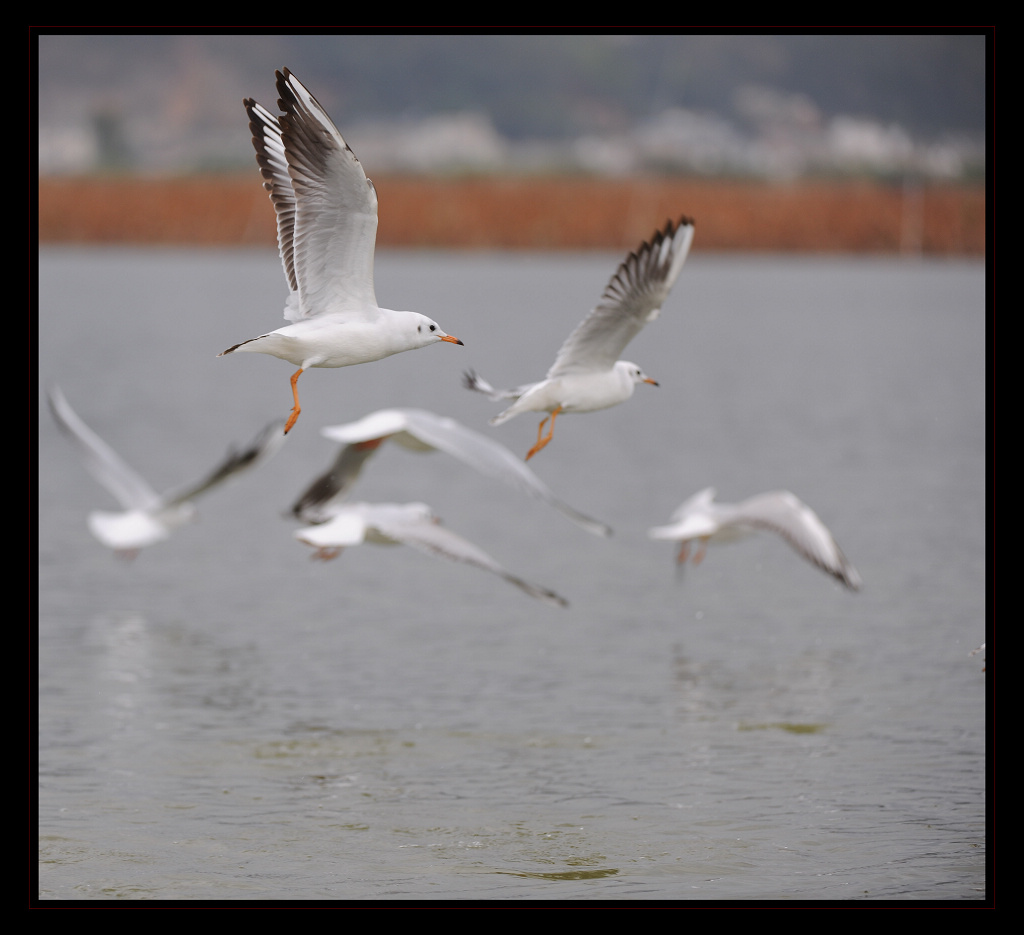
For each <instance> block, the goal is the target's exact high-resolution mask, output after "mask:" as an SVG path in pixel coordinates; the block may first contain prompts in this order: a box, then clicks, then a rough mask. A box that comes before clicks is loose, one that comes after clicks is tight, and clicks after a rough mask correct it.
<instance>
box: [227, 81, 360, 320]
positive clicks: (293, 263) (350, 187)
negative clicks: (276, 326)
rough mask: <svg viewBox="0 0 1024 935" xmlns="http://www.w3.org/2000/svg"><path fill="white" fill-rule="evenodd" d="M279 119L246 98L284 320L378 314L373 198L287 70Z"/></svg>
mask: <svg viewBox="0 0 1024 935" xmlns="http://www.w3.org/2000/svg"><path fill="white" fill-rule="evenodd" d="M276 75H277V91H278V94H279V95H280V99H279V101H278V105H279V106H280V107H281V109H282V110H284V114H282V115H281V116H280V117H278V116H275V115H274V114H271V113H270V112H269V111H268V110H267V109H266V108H264V107H263V106H261V105H260V104H257V103H256V102H255V101H254V100H252V99H251V98H247V99H246V100H245V102H244V103H245V109H246V112H247V113H248V115H249V128H250V130H251V131H252V136H253V146H254V147H255V149H256V162H257V163H258V164H259V167H260V172H261V173H262V175H263V179H264V182H263V187H264V188H266V189H267V191H268V192H269V193H270V200H271V202H272V203H273V205H274V210H275V212H276V214H277V240H278V249H279V250H280V253H281V262H282V264H283V265H284V273H285V278H286V279H287V280H288V286H289V288H290V289H291V295H290V296H289V299H288V306H287V308H286V310H285V317H286V318H287V319H288V320H289V321H298V320H300V319H303V318H309V317H312V316H315V315H319V314H323V313H325V312H338V313H343V314H346V315H350V316H353V317H365V316H367V315H372V311H373V310H375V309H376V308H377V299H376V296H375V294H374V289H373V253H374V246H375V243H376V239H377V193H376V191H375V190H374V188H373V183H372V182H370V180H369V179H367V177H366V174H365V173H364V172H363V167H362V165H361V164H360V162H359V160H358V159H357V158H356V156H355V154H354V153H353V152H352V150H351V149H350V148H349V146H348V144H347V143H346V142H345V140H344V138H343V137H342V135H341V134H340V133H339V132H338V129H337V127H335V126H334V123H333V122H332V121H331V118H330V117H328V116H327V113H326V111H324V109H323V107H321V106H320V103H319V102H318V101H317V99H316V98H315V97H313V95H312V94H310V93H309V91H307V90H306V88H305V87H304V86H303V85H302V84H301V83H300V82H299V80H298V79H297V78H296V77H295V76H294V75H293V74H292V73H291V72H290V71H289V70H288V69H287V68H285V69H284V71H283V72H280V71H279V72H276Z"/></svg>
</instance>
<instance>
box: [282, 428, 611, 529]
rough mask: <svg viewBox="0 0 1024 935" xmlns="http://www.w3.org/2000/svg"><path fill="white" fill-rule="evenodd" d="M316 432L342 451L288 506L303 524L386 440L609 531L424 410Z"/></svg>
mask: <svg viewBox="0 0 1024 935" xmlns="http://www.w3.org/2000/svg"><path fill="white" fill-rule="evenodd" d="M321 434H322V435H324V436H325V437H326V438H330V439H332V440H333V441H337V442H341V443H342V444H343V446H344V447H342V449H341V450H340V451H339V452H338V455H337V457H336V458H335V460H334V462H333V464H332V465H331V467H330V469H329V470H328V471H327V472H326V473H325V474H323V475H321V476H320V477H318V478H317V479H316V480H315V481H313V482H312V483H311V484H310V485H309V487H308V488H307V489H306V491H305V492H304V493H303V494H302V495H301V496H300V497H299V499H298V501H297V502H296V503H295V505H294V506H293V507H292V513H293V514H294V515H295V516H297V517H299V518H301V519H305V520H306V521H307V522H317V521H318V520H320V519H321V518H322V517H323V515H324V513H325V511H326V512H327V513H329V512H330V510H331V509H332V507H333V505H334V503H336V502H338V501H339V500H341V499H343V498H344V497H345V496H346V495H347V493H348V491H349V489H350V488H351V487H352V485H353V484H354V483H355V481H356V479H357V478H358V477H359V474H360V472H361V471H362V469H363V465H364V464H365V463H366V461H367V460H368V459H369V458H370V457H371V456H372V455H373V454H375V453H376V451H377V450H378V449H379V448H380V446H381V445H382V444H383V443H384V442H385V441H388V440H389V439H390V440H391V441H394V442H395V443H396V444H398V445H400V446H401V447H403V448H406V449H408V450H410V451H417V452H429V451H443V452H444V453H445V454H448V455H451V456H452V457H453V458H456V459H457V460H459V461H461V462H463V463H464V464H467V465H469V466H470V467H472V468H475V469H476V470H477V471H479V472H480V473H481V474H485V475H487V476H488V477H493V478H494V479H496V480H499V481H501V482H502V483H505V484H508V485H509V486H511V487H514V488H516V489H517V490H520V491H522V492H523V493H526V494H528V495H530V496H531V497H535V498H536V499H538V500H541V501H542V502H544V503H546V504H548V506H551V507H553V508H554V509H556V510H558V511H559V512H560V513H561V514H562V515H563V516H565V517H566V518H567V519H569V520H571V521H572V522H573V523H575V524H576V525H577V526H580V527H581V528H583V529H585V530H586V531H587V532H589V533H592V534H594V535H598V536H608V535H611V529H610V527H608V526H606V525H605V524H604V523H600V522H598V521H597V520H593V519H590V517H588V516H584V515H583V514H582V513H580V512H578V511H577V510H574V509H573V508H572V507H570V506H568V505H567V504H565V503H563V502H562V501H561V500H559V499H558V498H557V497H556V496H555V495H554V494H553V493H552V492H551V490H550V489H549V488H548V486H547V485H546V484H545V483H544V482H543V481H542V480H541V479H540V478H539V477H537V475H536V474H534V473H533V471H531V470H530V468H528V467H527V466H526V465H525V464H524V463H523V461H522V460H520V459H519V458H517V457H516V456H515V455H514V454H513V453H512V452H511V451H509V450H508V449H507V448H506V447H505V446H504V445H501V444H499V443H498V442H496V441H494V440H493V439H491V438H488V437H487V436H486V435H483V434H481V433H480V432H475V431H473V430H472V429H469V428H466V426H464V425H462V424H461V423H460V422H457V421H456V420H455V419H451V418H448V417H446V416H439V415H436V414H435V413H433V412H429V411H427V410H426V409H378V410H377V411H376V412H371V413H370V414H369V415H366V416H364V417H363V418H362V419H359V420H358V421H356V422H349V423H346V424H345V425H332V426H328V427H326V428H324V429H321Z"/></svg>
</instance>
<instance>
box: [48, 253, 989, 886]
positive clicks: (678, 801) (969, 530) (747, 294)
mask: <svg viewBox="0 0 1024 935" xmlns="http://www.w3.org/2000/svg"><path fill="white" fill-rule="evenodd" d="M617 260H618V258H617V257H614V256H608V255H597V256H592V255H570V256H539V255H519V254H516V255H487V254H484V255H477V254H471V255H445V254H430V253H385V254H383V255H382V256H380V257H379V258H378V263H377V277H378V280H379V283H380V298H381V300H382V302H384V303H385V304H389V305H391V306H392V307H415V308H417V309H419V310H421V311H423V312H424V313H426V314H429V315H431V316H432V317H437V318H439V319H440V318H441V317H442V312H443V317H444V320H445V322H446V323H447V325H448V326H449V327H450V329H451V331H452V332H453V333H455V334H458V335H459V336H460V337H461V338H463V340H464V341H465V343H466V346H465V348H454V349H453V348H445V350H447V351H449V352H451V353H452V354H454V353H456V352H457V353H459V354H460V355H462V356H460V357H459V358H458V359H456V360H453V358H452V356H449V355H443V356H439V355H437V354H434V353H433V351H435V350H437V348H433V349H432V348H427V349H424V350H422V351H417V352H414V353H410V354H405V355H401V359H398V358H395V359H392V360H389V361H382V362H380V363H378V364H372V365H367V366H365V367H361V368H348V369H346V370H341V371H314V372H311V373H310V374H309V375H308V379H309V383H308V384H307V385H306V386H305V387H304V391H303V417H302V421H301V422H300V423H299V425H297V427H296V429H295V430H294V431H293V432H292V433H291V434H290V435H289V439H288V443H287V444H286V445H285V447H284V448H283V450H282V451H281V452H280V453H279V455H278V456H277V458H276V459H275V460H274V461H272V462H270V463H269V464H267V465H266V466H265V467H263V468H260V469H259V470H258V471H256V472H253V473H252V474H251V475H249V476H246V477H244V478H239V479H238V481H237V482H235V483H233V484H231V485H228V486H226V487H225V488H224V489H223V491H218V492H217V493H216V495H214V494H211V496H210V497H209V498H208V499H207V500H204V501H203V503H202V504H201V505H200V516H199V519H198V522H196V523H195V524H193V525H192V526H190V527H187V528H185V529H183V530H181V531H180V532H179V534H177V535H176V536H175V537H173V538H172V539H171V540H170V541H168V542H163V543H159V544H157V545H155V546H153V547H152V548H150V549H148V550H146V551H145V552H144V553H143V554H141V555H140V556H139V557H138V559H137V560H136V561H135V562H133V563H131V564H125V563H120V562H117V561H116V560H115V559H114V558H113V557H112V556H111V555H110V554H109V553H108V552H107V551H106V550H105V549H104V548H103V547H102V546H100V545H99V544H98V543H97V542H95V541H94V540H93V539H92V538H91V537H90V535H89V533H88V530H87V529H86V526H85V515H86V514H87V512H88V511H89V510H90V509H103V508H108V507H110V506H111V505H112V504H111V503H110V502H109V500H108V499H107V495H106V493H105V492H104V491H103V490H102V489H100V488H99V487H97V486H96V485H95V483H94V482H93V481H92V480H91V479H90V478H89V477H88V475H87V474H86V473H85V472H84V470H83V469H82V466H81V464H80V463H78V461H77V459H76V456H75V454H74V452H73V451H71V450H70V447H69V446H68V445H67V441H66V439H64V438H62V437H61V436H60V435H59V433H58V431H57V429H56V427H55V426H54V425H53V423H52V421H51V420H50V419H49V415H48V413H47V412H45V410H41V412H40V428H39V483H38V489H39V584H40V593H39V661H40V676H39V696H40V697H39V748H40V795H39V827H40V890H41V893H42V894H43V895H44V897H46V898H51V899H93V900H100V899H121V900H124V899H176V898H180V899H205V898H210V899H216V898H234V899H250V898H289V899H295V898H311V899H355V898H360V899H417V900H423V899H441V898H464V899H495V898H507V899H611V898H632V899H730V898H732V899H751V900H760V899H775V898H786V899H899V898H913V899H957V900H963V899H980V898H981V897H982V896H983V895H984V886H985V882H984V881H985V834H984V831H985V797H984V790H985V781H984V772H985V757H984V752H985V750H984V727H985V721H984V692H985V679H986V674H985V673H984V671H983V667H984V666H985V661H984V655H981V654H979V655H977V656H973V657H972V656H970V655H968V654H969V653H970V651H971V650H972V649H973V648H974V647H977V646H978V645H979V644H980V643H981V642H982V641H983V640H984V639H985V632H984V622H985V604H984V597H983V595H984V585H985V545H984V543H985V515H984V509H985V483H984V481H985V477H984V468H985V452H984V439H985V435H984V425H985V410H984V402H985V393H984V380H985V371H984V360H985V355H984V304H983V303H984V271H983V268H982V267H981V266H980V265H978V264H973V263H949V264H946V263H910V264H907V263H899V262H893V261H888V260H870V259H868V260H863V259H862V260H834V259H814V260H807V259H794V258H777V257H757V258H734V257H728V258H726V257H721V258H719V257H706V256H702V255H701V254H700V251H699V243H698V244H697V245H696V246H695V251H694V254H693V255H692V256H691V257H690V259H689V261H688V263H687V267H686V268H685V269H684V271H683V274H682V276H681V277H680V280H679V283H678V284H677V287H676V289H675V291H674V293H673V295H672V297H671V299H670V301H669V302H668V303H666V307H665V309H664V310H663V313H662V315H661V317H660V318H659V319H658V321H657V322H655V323H654V324H652V325H651V326H650V327H649V328H648V329H645V332H644V333H642V334H641V335H640V336H639V337H638V338H637V339H636V340H635V342H634V343H633V344H632V345H631V346H630V351H629V356H630V357H631V358H633V359H635V360H637V362H638V363H640V364H641V366H643V368H644V369H645V371H647V372H648V373H650V374H651V375H652V376H653V377H654V378H655V379H657V380H658V381H659V383H660V384H661V385H660V386H659V387H658V388H657V389H655V388H648V387H644V388H642V389H643V390H650V391H649V392H640V391H638V392H637V393H636V394H635V395H634V397H633V399H631V400H630V401H629V402H628V403H626V404H624V405H622V406H619V407H617V408H616V409H614V410H608V411H606V412H602V413H592V414H588V415H580V416H572V417H566V418H564V419H560V420H559V439H558V443H557V444H554V445H550V446H548V448H546V449H545V450H544V452H542V453H541V454H540V455H538V457H537V458H535V459H534V460H533V461H531V467H532V468H534V470H535V471H536V472H537V473H538V475H540V476H541V477H542V479H543V480H544V481H545V483H547V484H548V485H549V486H550V487H551V488H552V489H553V490H554V492H555V493H556V495H558V496H560V497H562V498H563V499H565V500H566V501H568V502H569V503H570V504H571V505H572V506H573V507H575V508H577V509H579V510H581V511H582V512H584V513H586V514H588V515H592V516H595V517H597V518H599V519H601V520H603V521H606V522H608V523H610V524H611V525H612V526H613V527H614V528H615V535H614V536H613V537H611V538H610V539H607V540H604V539H598V538H597V537H594V536H589V535H587V534H586V533H583V532H581V531H580V530H578V529H577V528H575V527H574V526H572V525H571V524H569V523H566V522H565V521H564V519H562V518H561V517H559V516H557V515H555V514H553V513H552V512H551V511H550V510H545V508H544V507H543V505H541V504H537V503H534V502H533V501H530V500H529V499H527V498H523V497H521V496H519V495H517V494H516V492H515V491H511V490H506V489H503V488H501V485H497V484H495V483H493V482H491V481H489V480H488V479H487V478H484V477H481V476H478V475H476V474H475V472H473V471H471V470H469V469H464V468H463V467H462V466H461V465H458V464H457V463H453V462H452V460H451V459H449V458H447V457H446V456H444V455H441V454H432V455H429V456H424V457H419V456H410V455H408V454H407V453H405V452H402V451H401V450H393V451H392V450H383V451H382V452H381V453H380V454H378V455H377V457H376V461H375V470H374V471H373V472H371V473H370V476H366V477H364V478H361V479H360V481H359V486H358V488H357V489H356V490H355V491H354V495H355V496H356V497H358V498H359V499H366V500H371V501H374V500H381V501H394V502H406V501H411V500H423V501H426V502H428V503H430V505H431V506H432V507H433V508H434V509H435V510H437V512H438V513H440V514H441V515H443V516H445V518H446V521H447V522H448V523H449V524H450V525H451V527H452V528H454V529H458V530H459V532H460V533H463V534H465V535H466V537H467V538H469V539H471V540H472V541H474V542H477V543H478V544H480V545H481V546H482V547H483V548H485V549H486V550H487V551H489V552H491V554H493V555H494V556H495V558H497V559H498V561H500V562H501V563H502V564H503V565H505V566H506V567H508V568H509V569H510V570H512V571H513V572H515V573H516V574H518V575H521V576H522V577H524V578H527V579H529V580H539V581H544V582H545V583H548V584H550V586H551V587H553V588H555V589H556V590H557V591H558V592H559V593H564V594H565V595H566V596H567V597H568V598H569V601H570V607H569V609H568V610H562V609H560V608H550V607H547V606H546V605H543V604H540V603H539V602H537V601H534V600H532V599H531V598H530V597H528V596H526V595H524V594H522V593H520V592H518V591H517V590H515V589H512V588H508V587H507V585H506V584H505V582H503V581H501V580H499V579H497V578H493V580H492V576H488V575H481V574H479V573H477V572H475V571H474V570H473V569H470V568H464V567H461V566H459V565H455V564H448V563H440V562H436V561H432V560H430V559H429V558H427V557H424V556H421V555H418V554H416V553H414V552H412V551H411V550H400V549H375V550H371V549H362V550H346V552H345V553H344V554H343V555H342V556H341V557H340V558H339V559H338V560H337V561H336V562H333V563H326V564H325V563H315V562H310V561H309V559H308V556H307V554H306V551H305V549H304V548H303V547H302V546H301V544H299V543H297V542H295V541H294V540H293V538H292V528H293V525H294V524H293V523H291V522H290V521H289V520H288V519H286V518H285V516H284V514H285V513H286V511H287V508H288V505H289V504H290V503H292V502H293V501H294V499H295V497H296V495H297V494H298V493H299V492H300V491H301V490H302V489H303V488H304V487H305V486H306V485H307V484H308V483H309V481H310V480H311V479H312V478H313V477H314V476H316V474H317V473H319V472H320V471H322V470H323V469H324V468H325V466H326V465H327V463H328V462H329V460H330V458H331V457H333V454H334V452H335V450H336V449H335V446H334V445H333V444H332V443H330V442H328V441H327V440H325V439H323V438H321V437H320V436H319V433H318V429H319V428H320V427H321V426H324V425H330V424H336V423H339V422H344V421H351V420H353V419H356V418H359V417H360V416H362V415H364V414H365V413H367V412H369V411H371V410H373V409H378V408H383V407H386V406H421V407H424V408H428V409H432V410H434V411H437V412H439V413H442V414H444V415H451V416H454V417H455V418H457V419H459V420H460V421H462V422H464V423H465V424H467V425H469V426H471V427H473V428H477V429H479V430H481V431H485V432H489V433H493V437H494V438H496V439H497V440H499V441H501V442H503V443H505V444H507V445H508V446H509V447H510V448H512V449H513V450H519V449H520V448H523V450H525V448H527V447H529V445H530V444H532V440H533V439H532V436H533V435H534V434H535V432H536V425H535V424H533V423H530V422H528V421H523V423H522V424H521V425H517V424H516V423H517V422H518V421H519V420H514V421H513V422H512V423H509V424H507V425H503V426H499V427H497V428H491V427H490V426H488V425H487V419H488V418H489V416H490V415H491V414H492V409H493V407H489V406H488V405H487V404H486V400H482V399H481V398H480V397H477V396H476V395H475V394H471V393H468V392H466V391H465V390H464V389H462V387H461V385H460V382H461V381H460V374H461V370H462V369H465V368H469V367H474V368H477V369H479V370H480V371H481V372H483V373H486V374H488V377H489V378H492V379H494V380H495V381H497V382H501V381H504V380H509V381H512V382H514V381H515V380H516V379H519V378H520V377H521V375H522V373H530V372H543V370H544V369H546V367H547V366H548V365H549V364H550V359H551V357H552V356H553V354H554V351H555V350H556V349H557V347H558V346H559V344H560V343H561V341H562V339H564V337H565V336H566V335H567V334H568V331H569V330H570V329H571V328H572V327H573V326H574V325H575V323H576V322H577V321H578V320H579V319H580V318H581V317H582V315H583V313H584V312H585V310H586V309H587V308H588V307H589V305H591V304H593V302H594V301H595V300H596V298H597V295H598V290H599V289H600V288H601V287H602V286H603V284H604V282H605V281H606V280H607V276H608V273H609V271H610V270H611V269H613V268H614V264H615V263H616V262H617ZM40 273H41V276H40V280H41V281H40V360H39V379H40V387H41V389H45V388H46V387H48V386H49V385H51V384H52V383H58V382H59V383H60V384H61V386H62V387H63V389H64V391H65V393H66V394H67V395H68V398H69V399H70V400H71V402H72V405H74V406H75V408H76V409H77V410H78V411H79V413H80V414H81V415H82V417H83V418H84V419H85V420H86V421H87V422H89V423H90V425H92V426H93V427H94V428H95V430H96V431H97V433H98V434H99V435H101V436H102V437H103V438H105V439H106V440H108V441H109V442H110V444H111V445H112V446H113V447H114V448H115V449H117V450H118V451H119V452H120V453H121V454H122V455H123V456H124V457H125V458H126V459H127V460H128V461H129V462H130V463H132V464H133V465H134V466H135V467H136V468H137V469H138V470H139V471H140V473H142V474H143V475H144V476H146V477H147V478H150V479H151V480H152V482H153V483H154V486H156V487H157V488H158V489H166V488H168V487H172V486H174V485H175V484H176V483H178V482H180V481H181V479H182V478H189V477H192V476H198V474H199V473H201V472H202V471H203V470H204V469H205V467H207V466H208V465H209V464H210V463H214V461H215V460H216V458H217V457H219V456H220V455H221V454H222V453H223V452H224V450H225V449H226V448H227V445H228V444H229V443H230V442H232V441H235V442H242V441H244V440H245V439H246V438H248V437H251V435H252V434H254V433H255V431H256V430H258V428H259V427H261V426H262V425H263V424H265V422H266V421H268V420H269V419H270V418H275V417H278V416H280V415H283V410H287V408H288V407H289V406H290V391H289V389H288V386H287V377H288V376H289V370H288V368H287V366H284V365H282V366H278V364H279V362H277V361H274V360H272V359H270V358H267V359H261V358H256V359H243V360H225V359H220V360H218V359H216V357H215V355H216V353H217V352H218V351H219V350H220V349H221V348H222V347H224V346H227V344H228V343H230V336H231V335H233V334H236V333H247V331H246V329H249V330H253V331H254V333H255V331H258V330H260V328H261V326H262V327H264V330H266V329H269V328H271V327H276V326H277V324H276V323H277V322H278V321H279V320H280V311H281V306H282V305H283V299H284V296H281V295H279V293H280V291H281V286H280V283H279V282H278V280H279V279H280V267H279V263H278V262H277V260H276V257H275V256H274V255H273V253H272V252H265V251H254V252H229V251H224V252H216V251H204V252H192V251H167V252H156V251H145V250H138V251H132V250H126V251H102V250H95V251H93V250H45V251H43V254H42V257H41V262H40ZM111 282H117V283H118V289H117V291H116V297H113V298H112V293H111V290H110V288H109V284H110V283H111ZM453 284H455V285H456V286H457V287H456V288H453ZM442 296H444V297H445V299H444V300H443V305H442V299H441V298H440V297H442ZM431 305H435V306H436V307H435V308H431ZM709 484H714V485H715V486H716V487H718V489H719V491H720V493H721V495H722V498H723V499H730V500H735V499H742V498H743V497H745V496H748V495H749V494H752V493H756V492H758V491H761V490H768V489H774V488H789V489H792V490H793V491H794V492H795V493H797V495H798V496H800V497H801V499H804V500H806V502H807V503H809V504H811V505H812V506H813V508H814V509H815V511H816V512H818V513H819V515H821V517H822V519H823V521H825V523H826V524H827V525H828V526H829V527H830V528H831V529H832V530H833V532H834V533H835V534H836V537H837V539H839V541H840V542H841V543H842V545H843V548H844V551H846V552H847V554H848V555H849V557H850V559H851V560H852V561H853V563H854V564H855V565H856V566H857V568H858V570H859V571H860V573H861V576H862V578H863V579H864V587H863V590H862V591H861V592H860V593H858V594H851V593H848V592H846V591H845V590H844V589H843V588H842V587H841V586H840V585H838V584H837V583H835V582H833V581H832V580H830V579H828V578H827V577H826V576H825V575H822V574H821V573H820V572H819V571H818V570H817V569H815V568H813V567H811V566H810V565H808V564H806V563H805V562H803V561H802V560H801V559H800V558H799V557H797V556H795V555H793V553H792V552H791V551H790V549H789V548H788V546H787V545H786V544H785V543H781V542H778V541H776V540H774V538H773V537H757V538H754V539H751V540H749V541H747V542H743V543H739V544H737V545H735V546H731V547H729V548H722V549H718V550H715V551H712V552H709V554H708V556H707V557H706V559H705V560H704V562H703V563H702V564H701V565H700V566H699V568H696V569H693V568H691V569H688V570H687V573H686V575H685V577H683V578H682V579H681V580H680V579H677V577H676V574H675V570H674V567H673V558H674V556H673V548H672V547H671V545H669V544H666V543H658V542H652V541H650V540H648V539H647V537H646V530H647V528H648V527H649V526H652V525H656V524H658V523H661V522H663V520H664V517H665V516H667V515H668V514H669V513H670V512H671V510H672V509H674V507H675V506H676V505H677V504H678V503H679V502H680V501H681V500H682V499H683V498H684V497H685V496H687V495H689V494H690V493H693V492H695V491H697V490H699V489H701V488H702V487H704V486H707V485H709ZM952 542H956V543H957V546H956V558H955V560H954V561H950V553H949V544H950V543H952Z"/></svg>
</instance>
